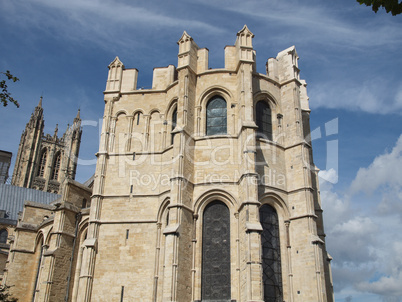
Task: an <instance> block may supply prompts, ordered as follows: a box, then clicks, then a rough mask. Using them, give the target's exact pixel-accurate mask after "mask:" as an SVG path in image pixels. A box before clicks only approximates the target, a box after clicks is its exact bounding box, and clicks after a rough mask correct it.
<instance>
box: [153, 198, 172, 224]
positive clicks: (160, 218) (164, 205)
mask: <svg viewBox="0 0 402 302" xmlns="http://www.w3.org/2000/svg"><path fill="white" fill-rule="evenodd" d="M169 204H170V198H168V197H167V198H165V199H164V200H163V201H162V203H161V205H160V206H159V210H158V214H157V217H156V220H157V221H158V223H162V222H163V221H164V217H165V212H166V210H167V208H168V207H169Z"/></svg>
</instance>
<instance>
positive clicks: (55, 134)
mask: <svg viewBox="0 0 402 302" xmlns="http://www.w3.org/2000/svg"><path fill="white" fill-rule="evenodd" d="M58 131H59V124H56V128H55V129H54V136H55V137H56V136H57V132H58Z"/></svg>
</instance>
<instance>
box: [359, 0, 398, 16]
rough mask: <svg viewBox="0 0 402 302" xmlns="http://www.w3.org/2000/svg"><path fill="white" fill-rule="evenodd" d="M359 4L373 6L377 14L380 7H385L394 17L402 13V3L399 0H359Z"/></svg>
mask: <svg viewBox="0 0 402 302" xmlns="http://www.w3.org/2000/svg"><path fill="white" fill-rule="evenodd" d="M357 2H359V3H360V4H366V5H367V6H372V9H373V11H374V12H377V11H378V9H379V8H380V7H383V8H385V10H386V11H387V13H389V12H390V13H391V14H392V15H393V16H396V15H398V14H400V13H402V2H401V3H399V1H398V0H357Z"/></svg>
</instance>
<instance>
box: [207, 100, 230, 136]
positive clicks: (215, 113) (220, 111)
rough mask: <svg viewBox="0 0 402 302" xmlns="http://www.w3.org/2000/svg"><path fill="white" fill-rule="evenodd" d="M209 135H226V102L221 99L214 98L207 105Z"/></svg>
mask: <svg viewBox="0 0 402 302" xmlns="http://www.w3.org/2000/svg"><path fill="white" fill-rule="evenodd" d="M206 128H207V131H206V133H207V135H215V134H226V132H227V114H226V101H225V100H224V99H223V98H221V97H214V98H212V99H211V100H210V101H209V102H208V104H207V127H206Z"/></svg>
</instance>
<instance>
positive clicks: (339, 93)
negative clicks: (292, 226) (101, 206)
mask: <svg viewBox="0 0 402 302" xmlns="http://www.w3.org/2000/svg"><path fill="white" fill-rule="evenodd" d="M244 24H247V26H248V28H249V29H250V30H251V31H252V32H253V33H254V35H255V37H254V40H253V46H254V49H255V50H256V53H257V71H258V72H261V73H265V63H266V60H267V59H268V58H270V57H275V56H276V55H277V53H278V52H280V51H282V50H284V49H286V48H288V47H290V46H292V45H295V46H296V49H297V52H298V55H299V57H300V60H299V68H300V70H301V72H300V75H301V78H302V79H305V80H306V81H307V83H308V87H307V91H308V95H309V98H310V107H311V109H312V111H311V115H310V117H311V130H312V138H313V148H314V161H315V164H316V166H317V167H318V168H319V169H320V170H321V171H320V189H321V202H322V207H323V209H324V224H325V232H326V235H327V237H326V242H327V250H328V252H329V253H330V255H331V257H332V258H333V261H332V273H333V282H334V292H335V299H336V301H337V302H340V301H365V302H371V301H387V302H394V301H402V286H401V284H402V232H401V230H402V120H401V116H402V56H401V51H400V50H401V49H402V15H400V16H392V15H390V14H386V13H385V11H382V10H380V11H379V12H378V13H377V14H375V13H374V12H372V10H371V9H370V8H369V7H366V6H361V5H359V4H358V3H357V2H356V1H354V0H349V1H346V0H337V1H319V0H305V1H297V0H289V1H280V0H278V1H275V0H274V1H255V0H248V1H238V0H233V1H226V0H222V1H210V0H203V1H197V0H193V1H110V0H103V1H100V0H86V1H81V0H70V1H50V0H30V1H22V0H13V1H7V0H0V28H1V38H0V39H1V47H0V71H5V70H10V71H11V73H12V74H13V75H15V76H17V77H18V78H19V79H20V81H18V82H16V83H10V84H9V86H8V88H9V91H10V92H11V93H12V96H13V97H14V98H15V99H17V100H18V101H19V102H20V105H21V107H20V108H16V107H15V106H14V105H12V104H10V105H9V106H8V107H5V108H3V107H1V108H0V129H1V133H0V150H6V151H10V152H12V153H13V163H12V165H14V161H15V156H16V153H17V150H18V144H19V140H20V136H21V133H22V131H23V130H24V128H25V124H26V123H27V122H28V120H29V117H30V115H31V113H32V112H33V110H34V108H35V106H36V105H37V104H38V101H39V98H40V96H43V108H44V117H45V133H50V134H53V132H54V128H55V126H56V124H58V125H59V134H61V133H63V132H64V131H65V129H66V127H67V124H71V123H72V121H73V119H74V117H75V116H76V114H77V110H78V109H80V110H81V118H82V120H83V136H82V144H81V150H80V156H79V165H78V170H77V177H76V180H78V181H80V182H84V181H85V180H87V179H88V178H90V177H91V175H92V174H93V173H94V170H95V163H96V160H95V157H94V154H95V153H96V152H97V150H98V145H99V131H100V124H99V121H100V119H101V118H102V115H103V110H104V101H103V91H104V89H105V84H106V78H107V72H108V68H107V66H108V65H109V63H110V62H112V61H113V59H114V58H115V57H116V56H119V58H120V60H121V61H122V62H123V63H124V65H125V66H126V68H137V69H138V70H139V79H138V87H144V88H150V87H151V85H152V83H151V81H152V72H153V68H154V67H164V66H168V65H169V64H173V65H177V53H178V46H177V44H176V42H177V41H178V40H179V38H180V37H181V35H182V33H183V31H184V30H186V31H187V33H188V34H189V35H191V36H192V37H193V39H194V41H195V42H196V43H197V44H198V46H199V47H201V48H203V47H206V48H208V49H209V67H210V68H223V67H224V47H225V46H226V45H233V44H234V42H235V39H236V33H237V32H238V31H239V30H241V29H242V27H243V25H244ZM10 174H11V173H10Z"/></svg>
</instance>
